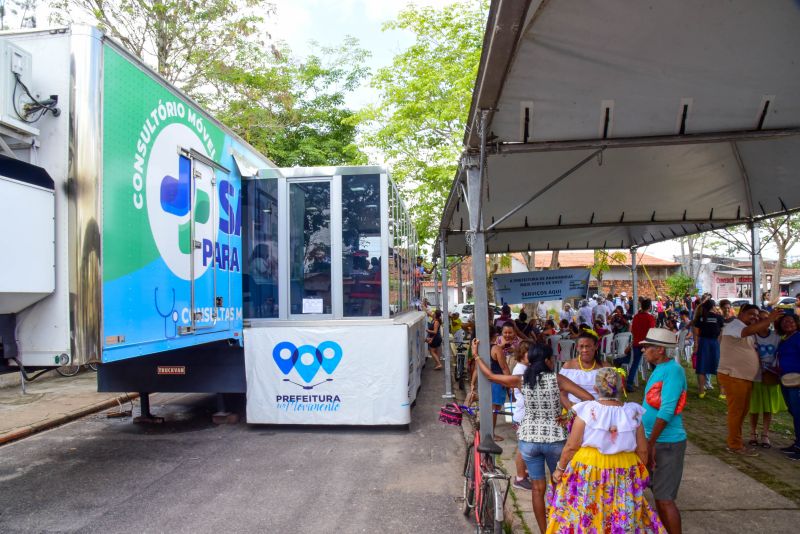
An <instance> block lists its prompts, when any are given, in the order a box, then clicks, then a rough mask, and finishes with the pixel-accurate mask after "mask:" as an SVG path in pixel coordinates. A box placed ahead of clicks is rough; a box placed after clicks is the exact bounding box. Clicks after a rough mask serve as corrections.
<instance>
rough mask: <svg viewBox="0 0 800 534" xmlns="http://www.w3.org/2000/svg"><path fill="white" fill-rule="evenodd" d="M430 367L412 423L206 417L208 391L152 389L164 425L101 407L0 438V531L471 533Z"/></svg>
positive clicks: (457, 446)
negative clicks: (379, 425) (299, 424)
mask: <svg viewBox="0 0 800 534" xmlns="http://www.w3.org/2000/svg"><path fill="white" fill-rule="evenodd" d="M431 367H432V366H431V365H429V366H428V369H427V370H426V371H425V378H424V379H423V387H422V391H421V393H420V398H419V400H418V402H417V406H416V407H415V409H414V410H413V412H412V419H413V422H412V424H411V428H410V429H409V430H405V429H404V430H396V429H388V430H387V429H351V428H339V429H335V428H313V429H312V428H296V427H292V428H287V427H279V426H256V425H247V424H245V423H240V424H236V425H223V426H215V425H213V424H212V423H211V418H210V414H211V413H212V412H213V411H214V402H213V401H214V398H213V397H209V396H201V395H160V396H156V397H154V398H153V407H152V409H153V412H154V413H155V414H157V415H162V416H166V418H167V419H168V422H167V423H165V424H164V425H161V426H157V427H156V426H150V427H143V426H139V425H134V424H133V423H131V420H130V418H126V419H109V418H107V417H106V416H105V414H103V413H100V414H96V415H93V416H89V417H86V418H84V419H81V420H79V421H75V422H73V423H70V424H68V425H65V426H63V427H60V428H56V429H54V430H51V431H48V432H44V433H42V434H38V435H36V436H33V437H30V438H27V439H24V440H22V441H19V442H15V443H12V444H10V445H6V446H3V447H0V532H3V533H12V532H103V533H113V532H137V533H139V532H170V533H173V532H174V533H180V532H191V533H200V532H215V533H217V532H225V533H232V532H268V533H273V532H274V533H294V532H298V533H330V532H337V533H351V532H352V533H355V532H369V533H373V532H391V533H394V532H397V533H405V532H409V533H411V532H413V533H420V532H431V533H434V532H436V533H440V532H441V533H456V532H470V531H472V529H471V528H470V526H469V523H468V522H467V521H466V519H465V518H464V517H463V516H462V515H461V513H460V510H459V506H460V505H459V502H458V497H460V495H461V484H462V479H461V473H460V470H461V467H462V461H463V457H462V456H463V451H464V438H463V434H462V432H461V430H460V429H458V428H456V427H449V426H445V425H442V424H441V423H439V422H438V421H437V412H438V407H439V405H440V404H441V403H442V402H441V398H440V394H441V380H442V375H441V373H440V372H434V371H432V370H431ZM137 412H138V408H137Z"/></svg>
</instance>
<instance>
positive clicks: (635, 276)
mask: <svg viewBox="0 0 800 534" xmlns="http://www.w3.org/2000/svg"><path fill="white" fill-rule="evenodd" d="M631 283H632V284H633V295H632V296H631V299H632V301H631V315H636V313H637V312H638V311H639V272H638V270H637V267H636V247H631Z"/></svg>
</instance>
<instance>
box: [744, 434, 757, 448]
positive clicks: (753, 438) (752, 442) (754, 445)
mask: <svg viewBox="0 0 800 534" xmlns="http://www.w3.org/2000/svg"><path fill="white" fill-rule="evenodd" d="M747 444H748V445H750V446H752V447H757V446H758V438H757V437H756V436H753V437H752V438H750V441H748V442H747Z"/></svg>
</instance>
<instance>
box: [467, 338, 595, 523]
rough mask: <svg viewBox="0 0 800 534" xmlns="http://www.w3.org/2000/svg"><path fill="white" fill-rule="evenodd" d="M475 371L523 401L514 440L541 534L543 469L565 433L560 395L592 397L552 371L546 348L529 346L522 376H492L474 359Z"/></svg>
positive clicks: (474, 346) (556, 454) (555, 455)
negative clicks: (478, 371)
mask: <svg viewBox="0 0 800 534" xmlns="http://www.w3.org/2000/svg"><path fill="white" fill-rule="evenodd" d="M472 354H476V355H477V354H478V340H477V339H474V340H473V341H472ZM475 361H476V362H477V363H478V367H479V368H480V370H481V372H482V373H483V374H484V375H485V376H486V378H488V379H489V380H490V381H491V382H494V383H496V384H501V385H503V386H505V387H509V388H519V391H520V394H521V396H522V398H524V399H525V415H523V416H522V421H521V422H520V425H519V427H518V428H517V439H518V441H519V451H520V453H521V454H522V459H523V460H524V461H525V465H526V466H527V468H528V478H530V480H531V486H532V490H531V501H532V504H533V514H534V516H536V522H537V523H538V524H539V530H540V531H542V532H543V531H544V527H545V524H546V522H547V517H546V512H545V504H544V495H545V491H546V489H547V482H546V477H545V470H544V465H545V462H546V463H547V466H548V468H549V469H550V472H553V470H554V469H555V466H556V462H557V460H558V457H559V455H560V454H561V449H562V448H563V447H564V443H565V440H566V439H567V433H566V431H565V430H564V428H563V427H562V426H561V425H560V424H559V421H558V419H559V415H560V414H561V400H560V399H561V392H562V391H564V392H568V393H570V394H572V395H575V396H576V397H577V398H579V399H581V400H589V399H592V398H593V397H592V395H591V394H589V393H588V392H586V391H584V390H583V389H581V388H580V387H578V386H577V385H576V384H575V383H574V382H572V381H571V380H570V379H568V378H566V377H565V376H562V375H558V374H556V373H555V372H554V371H553V369H554V367H555V362H554V361H553V349H552V348H551V347H550V345H547V344H532V345H531V346H530V348H529V349H528V368H527V369H526V370H525V374H523V375H522V376H514V375H504V374H495V373H493V372H492V370H491V368H490V367H489V366H488V365H486V364H485V363H484V362H483V360H481V359H480V358H479V357H477V356H476V360H475Z"/></svg>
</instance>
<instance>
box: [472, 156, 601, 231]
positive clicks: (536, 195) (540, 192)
mask: <svg viewBox="0 0 800 534" xmlns="http://www.w3.org/2000/svg"><path fill="white" fill-rule="evenodd" d="M605 149H606V147H600V148H599V149H597V150H595V151H594V152H592V153H591V154H589V155H588V156H586V157H585V158H583V159H582V160H581V161H580V162H578V164H577V165H575V166H574V167H572V168H571V169H569V170H568V171H566V172H565V173H563V174H561V176H559V177H558V178H556V179H555V180H553V181H552V182H550V183H549V184H547V185H546V186H544V187H543V188H541V189H540V190H538V191H537V192H536V193H534V195H533V196H532V197H531V198H529V199H528V200H526V201H525V202H523V203H522V204H519V205H517V206H516V207H514V208H513V209H512V210H511V211H509V212H508V213H506V214H505V215H503V216H502V217H500V218H499V219H497V220H496V221H495V222H493V223H492V224H490V225H489V227H488V228H487V229H486V231H487V232H490V231H491V230H492V229H493V228H495V227H496V226H497V225H498V224H501V223H502V222H503V221H505V220H506V219H508V218H509V217H511V216H512V215H514V214H515V213H517V212H518V211H519V210H521V209H522V208H524V207H525V206H527V205H528V204H530V203H531V202H533V201H534V200H536V199H537V198H539V197H540V196H542V195H544V194H545V193H547V192H548V191H549V190H550V189H552V188H553V187H555V186H556V185H558V184H559V182H561V181H562V180H563V179H564V178H566V177H568V176H569V175H571V174H573V173H574V172H575V171H577V170H578V169H580V168H581V167H583V166H584V165H586V164H587V163H589V162H590V161H592V159H594V158H595V157H596V156H597V155H599V154H602V152H603V151H604V150H605ZM481 154H482V156H481V159H482V160H483V158H485V150H484V147H481Z"/></svg>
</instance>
